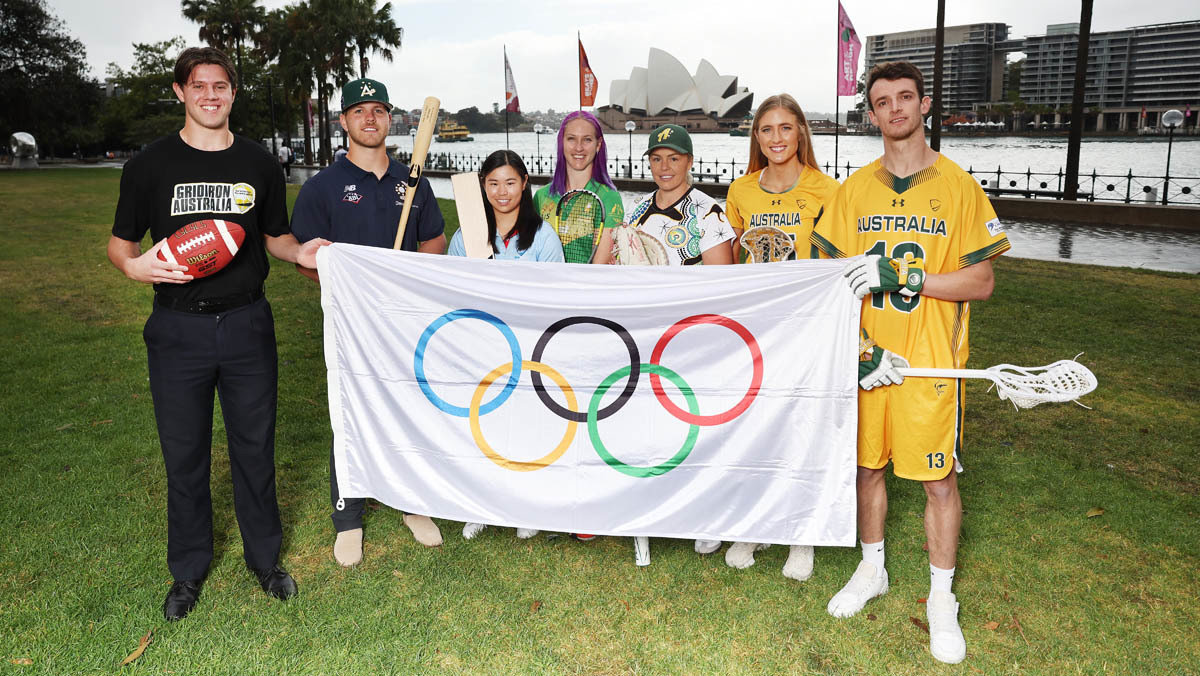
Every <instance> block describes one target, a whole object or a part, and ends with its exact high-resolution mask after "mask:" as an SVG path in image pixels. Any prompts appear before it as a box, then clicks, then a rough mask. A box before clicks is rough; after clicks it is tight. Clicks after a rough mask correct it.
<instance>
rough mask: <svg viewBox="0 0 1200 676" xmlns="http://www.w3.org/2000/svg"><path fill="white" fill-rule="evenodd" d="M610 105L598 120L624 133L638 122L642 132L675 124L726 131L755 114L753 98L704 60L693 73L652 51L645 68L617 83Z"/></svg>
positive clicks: (601, 109)
mask: <svg viewBox="0 0 1200 676" xmlns="http://www.w3.org/2000/svg"><path fill="white" fill-rule="evenodd" d="M608 101H609V102H608V105H606V106H601V107H599V108H597V109H596V116H597V117H598V118H600V122H601V123H602V124H604V125H605V126H606V127H608V128H609V129H612V130H617V131H624V129H625V122H626V120H633V122H634V124H635V125H637V128H638V129H653V128H654V127H657V126H658V125H661V124H668V123H672V124H678V125H681V126H683V127H684V128H686V129H688V130H689V131H725V130H728V129H730V128H733V127H736V126H737V125H738V124H739V123H740V122H741V121H742V118H744V117H745V116H746V115H748V114H749V113H750V112H751V110H752V108H751V106H752V105H753V103H754V94H753V93H751V92H750V91H748V90H747V89H746V88H745V87H739V86H738V81H737V76H736V75H721V74H720V73H718V72H717V69H716V68H713V65H712V64H711V63H709V62H708V61H706V60H704V59H701V60H700V65H699V66H698V67H697V68H696V74H695V75H692V74H690V73H688V70H687V68H684V67H683V64H682V63H680V62H679V59H676V58H675V57H673V56H671V55H670V54H668V53H666V52H664V51H663V50H661V49H654V48H651V49H650V58H649V60H648V61H647V64H646V67H645V68H642V67H640V66H639V67H635V68H634V69H633V71H632V72H631V73H630V74H629V79H627V80H613V82H612V85H611V87H610V88H609V91H608Z"/></svg>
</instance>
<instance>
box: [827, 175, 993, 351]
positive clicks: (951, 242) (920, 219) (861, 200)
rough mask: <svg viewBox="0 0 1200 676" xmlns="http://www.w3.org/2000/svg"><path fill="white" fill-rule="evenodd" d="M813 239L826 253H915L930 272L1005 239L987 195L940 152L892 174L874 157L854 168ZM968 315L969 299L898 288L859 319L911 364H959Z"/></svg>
mask: <svg viewBox="0 0 1200 676" xmlns="http://www.w3.org/2000/svg"><path fill="white" fill-rule="evenodd" d="M812 243H813V244H814V245H816V247H817V248H818V249H820V252H821V254H822V255H823V256H828V257H831V258H842V257H847V256H856V255H858V254H877V255H880V256H888V257H891V258H903V257H904V255H905V254H906V253H912V254H913V255H914V256H915V257H917V258H922V259H924V260H925V271H926V272H929V273H935V274H944V273H947V272H954V271H955V270H961V269H962V268H965V267H967V266H968V265H974V264H976V263H980V262H982V261H986V260H989V259H992V258H994V257H996V256H999V255H1000V254H1002V253H1004V252H1005V251H1008V249H1009V247H1010V245H1009V243H1008V236H1007V235H1005V234H1004V228H1003V226H1002V225H1001V224H1000V220H999V219H998V218H996V212H995V210H994V209H992V204H991V202H989V201H988V198H987V195H985V194H984V193H983V190H982V189H981V188H980V187H979V184H978V183H976V182H975V179H974V178H972V177H971V176H970V175H969V174H967V172H965V171H963V170H962V169H961V168H960V167H959V166H958V165H957V164H955V163H953V162H951V161H950V160H948V159H946V157H945V156H944V155H938V159H937V161H935V162H934V163H933V165H932V166H930V167H928V168H926V169H922V170H921V171H918V172H917V173H915V174H913V175H912V176H909V177H908V178H897V177H896V176H893V175H892V174H891V173H890V172H888V170H887V169H885V168H884V167H883V164H882V163H881V162H880V161H879V160H875V161H874V162H872V163H871V164H868V165H867V166H865V167H863V168H862V169H859V170H858V171H856V172H854V174H853V175H851V176H850V177H849V178H847V179H846V182H845V183H844V184H843V185H842V187H841V188H840V189H839V190H838V192H837V194H836V195H835V196H834V198H833V200H832V201H831V202H830V203H829V204H827V205H826V207H825V214H824V215H823V216H822V217H821V220H820V222H819V223H817V226H816V229H815V230H814V231H813V234H812ZM969 318H970V306H969V304H968V303H966V302H955V301H945V300H938V299H936V298H927V297H925V296H922V295H920V294H918V295H916V296H913V297H911V298H905V297H904V296H902V295H900V294H899V293H873V294H871V295H869V296H867V297H866V298H864V299H863V310H862V327H863V328H864V329H866V330H867V332H868V333H869V334H870V336H871V338H873V339H874V340H875V342H876V343H878V344H879V345H880V346H882V347H884V348H885V349H888V350H891V351H892V352H895V353H896V354H899V355H901V356H903V357H905V358H907V359H908V361H909V363H910V364H912V365H913V366H914V367H921V368H963V367H964V366H965V364H966V362H967V357H968V354H969V348H968V345H967V325H968V320H969Z"/></svg>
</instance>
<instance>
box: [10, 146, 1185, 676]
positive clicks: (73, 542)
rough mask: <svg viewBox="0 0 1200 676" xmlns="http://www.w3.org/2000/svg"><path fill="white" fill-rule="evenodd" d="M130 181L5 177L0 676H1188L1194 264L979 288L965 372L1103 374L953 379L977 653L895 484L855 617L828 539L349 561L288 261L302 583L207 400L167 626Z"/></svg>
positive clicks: (311, 314)
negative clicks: (199, 537) (199, 540)
mask: <svg viewBox="0 0 1200 676" xmlns="http://www.w3.org/2000/svg"><path fill="white" fill-rule="evenodd" d="M119 177H120V172H119V171H116V170H107V169H81V170H72V169H54V170H43V171H29V172H18V171H2V172H0V204H2V205H3V209H2V210H0V212H2V213H3V216H2V217H0V236H2V237H3V238H4V241H5V244H4V246H3V247H2V248H0V294H2V295H3V298H4V301H3V303H0V340H2V341H3V344H4V345H5V346H7V347H6V349H5V351H4V355H5V356H4V359H3V362H2V365H0V372H2V373H3V390H2V391H0V403H2V406H3V416H2V417H0V442H2V443H0V462H2V463H3V465H4V467H5V468H6V469H4V471H3V478H2V479H0V496H2V497H0V500H3V509H2V510H0V674H8V673H20V674H26V673H28V674H35V673H36V674H91V673H114V672H117V671H120V672H122V673H129V674H367V673H372V674H390V673H400V674H404V673H475V672H481V673H493V674H508V673H538V674H541V673H570V674H575V673H578V674H593V673H595V674H622V673H641V674H662V673H689V674H711V673H744V674H760V673H781V674H859V673H865V674H925V673H973V674H1181V673H1197V672H1198V670H1200V666H1198V665H1200V647H1198V645H1197V637H1198V636H1200V633H1198V631H1197V626H1200V605H1198V604H1197V601H1196V598H1197V589H1200V498H1198V491H1200V479H1198V473H1197V470H1196V465H1195V463H1196V458H1195V456H1196V451H1197V449H1198V447H1200V442H1198V441H1197V439H1198V438H1200V424H1198V420H1200V405H1198V403H1197V402H1198V401H1200V378H1198V377H1197V375H1196V368H1197V367H1196V358H1197V356H1198V355H1200V338H1198V336H1200V304H1198V302H1197V301H1198V299H1200V279H1198V278H1197V276H1195V275H1184V274H1170V273H1157V272H1147V271H1139V270H1131V269H1117V268H1101V267H1093V266H1086V265H1072V264H1062V263H1046V262H1037V261H1028V260H1019V259H1008V258H1002V259H1001V260H1000V261H998V263H997V265H996V270H997V286H996V293H995V296H994V297H993V298H992V300H990V301H988V302H986V303H980V304H976V305H975V306H974V307H973V308H972V309H973V313H972V314H973V315H974V316H973V318H972V322H971V323H972V334H973V336H972V338H973V340H972V343H973V354H972V364H973V365H975V366H979V367H984V366H988V365H991V364H995V363H1000V362H1010V363H1018V364H1026V365H1036V364H1043V363H1047V362H1050V361H1053V360H1055V359H1059V358H1064V357H1072V356H1074V355H1075V354H1076V353H1078V352H1084V355H1083V357H1082V358H1081V361H1083V362H1084V363H1085V364H1087V365H1088V366H1089V367H1090V368H1092V369H1093V370H1094V371H1095V373H1096V374H1097V376H1098V377H1099V379H1100V387H1099V389H1098V390H1097V391H1096V392H1095V393H1093V394H1092V395H1090V396H1089V397H1087V400H1086V403H1087V404H1088V405H1089V406H1091V407H1092V410H1085V409H1083V408H1080V407H1078V406H1075V405H1045V406H1040V407H1038V408H1036V409H1032V410H1028V411H1019V412H1017V411H1014V410H1013V409H1012V407H1011V405H1009V404H1007V403H1005V402H1001V401H999V400H998V399H997V398H996V397H995V396H994V394H989V393H987V392H986V391H985V390H986V385H981V384H980V382H979V381H972V382H971V383H970V385H969V390H970V399H969V406H968V410H967V432H966V434H967V446H966V452H965V454H964V459H965V462H966V465H967V467H968V471H967V472H966V473H964V474H963V475H962V476H961V477H960V485H961V487H962V492H963V495H964V504H965V509H966V515H965V518H964V526H963V536H962V546H961V549H960V557H959V567H958V576H957V577H958V579H957V581H956V585H955V591H956V592H957V593H958V595H959V600H960V601H961V603H962V611H961V615H960V617H961V623H962V626H963V630H964V633H965V634H966V638H967V645H968V657H967V661H966V662H965V663H963V664H962V665H958V666H957V667H947V666H944V665H940V664H937V663H935V662H934V661H933V659H932V658H931V657H930V656H929V653H928V649H927V642H928V637H927V635H926V634H925V633H923V631H922V630H921V629H920V628H919V627H918V626H916V624H915V623H914V622H913V621H912V620H911V619H910V618H919V619H922V620H923V619H924V616H925V615H924V608H923V606H922V605H921V604H920V600H921V599H922V597H924V596H925V594H926V592H927V591H928V584H929V583H928V579H929V577H928V567H927V559H926V557H925V554H924V553H923V552H922V551H921V545H922V542H923V539H924V538H923V534H922V527H921V517H922V510H923V508H924V496H923V493H922V491H921V488H920V486H919V485H916V484H913V483H911V482H905V481H901V480H893V481H891V482H890V483H889V488H890V491H891V494H890V500H891V502H890V512H889V516H888V568H889V572H890V573H891V577H892V588H891V591H890V593H888V595H887V596H885V597H883V598H881V599H879V600H877V601H874V602H872V603H871V604H870V605H869V606H868V608H867V610H866V611H865V612H864V613H862V614H860V615H859V616H857V617H855V618H852V619H849V620H835V619H833V618H831V617H829V616H828V615H827V614H826V612H825V604H826V602H827V601H828V599H829V597H830V596H831V595H832V594H833V593H834V592H835V591H836V590H837V589H838V588H840V586H841V585H842V584H843V583H844V582H845V580H846V579H847V577H848V576H849V575H850V574H851V572H853V569H854V566H855V565H856V562H857V560H858V558H859V552H858V550H857V549H834V548H825V549H818V550H817V562H816V572H815V574H814V576H813V578H812V579H811V580H809V581H808V582H805V583H796V582H793V581H790V580H787V579H785V578H783V577H782V576H781V575H780V568H781V566H782V564H783V560H784V558H785V557H786V554H787V551H786V548H785V547H775V548H772V549H770V550H768V551H766V552H762V553H760V554H759V556H758V560H759V563H758V565H756V566H754V567H753V568H750V569H748V570H743V571H737V570H733V569H730V568H727V567H726V566H725V565H724V562H723V558H722V556H721V555H716V556H709V557H700V556H697V555H696V554H694V553H693V552H692V551H691V546H692V545H691V542H684V541H671V540H657V541H655V543H654V545H653V550H654V562H653V564H652V565H651V566H649V567H648V568H637V567H635V566H634V565H633V555H632V548H631V546H630V544H629V541H628V539H624V538H601V539H599V540H598V541H596V542H593V543H590V544H580V543H576V542H572V541H569V540H567V539H565V538H557V539H548V538H546V537H544V536H543V537H538V538H536V539H534V540H530V541H519V540H516V539H515V538H514V537H513V534H512V531H511V530H509V529H499V528H493V529H489V530H488V531H486V532H485V534H484V535H482V536H480V538H479V539H477V540H475V541H472V542H470V543H467V542H464V541H463V540H462V537H461V535H460V528H459V525H458V524H455V523H451V522H444V523H443V524H442V526H443V533H444V535H445V536H446V544H445V545H444V546H443V547H442V548H440V549H435V550H429V549H425V548H423V547H421V546H420V545H418V544H417V543H415V542H414V541H413V539H412V537H411V535H410V534H409V533H408V530H407V529H406V528H405V527H404V526H403V524H402V523H401V520H400V516H399V514H398V513H397V512H395V511H394V510H391V509H388V508H382V509H376V510H374V511H371V512H370V514H369V516H368V524H367V544H366V559H365V561H364V563H363V564H362V565H360V566H359V567H357V568H355V569H352V570H343V569H341V568H339V567H338V566H337V565H336V564H335V563H334V561H333V558H332V556H331V553H330V547H331V545H332V541H333V531H332V527H331V525H330V521H329V517H328V511H329V505H328V495H329V493H328V478H327V458H328V448H329V438H330V432H329V425H328V420H327V408H326V400H325V396H326V395H325V368H324V361H323V357H322V343H321V322H322V318H321V309H320V302H319V293H318V288H317V286H316V285H315V284H313V283H312V282H310V281H308V280H307V279H304V278H302V277H300V276H299V275H298V274H297V273H295V271H294V270H293V269H292V267H291V266H290V265H287V264H282V263H279V262H278V261H275V262H274V268H273V270H272V274H271V277H270V278H269V279H268V283H267V286H268V297H269V298H270V299H271V303H272V305H273V308H274V312H275V318H276V322H277V326H276V328H277V332H278V341H279V353H280V400H279V424H278V438H277V444H276V448H277V451H276V453H277V467H278V482H279V484H278V486H279V497H280V502H281V509H282V510H283V517H284V527H285V534H284V552H283V563H284V565H285V566H286V567H288V568H289V569H290V570H291V572H292V573H293V574H294V575H295V577H296V579H297V581H298V583H299V586H300V595H299V596H298V597H297V598H295V599H293V600H291V601H289V602H287V603H280V602H277V601H272V600H269V599H267V598H266V597H265V596H264V595H263V594H262V592H261V591H259V590H258V588H257V586H256V584H255V582H254V580H253V579H252V576H251V575H250V573H248V572H247V571H246V570H245V568H244V566H243V564H242V557H241V540H240V538H239V535H238V531H237V524H236V522H235V521H234V517H233V509H232V499H231V489H230V481H229V463H228V459H227V457H225V455H224V454H225V441H224V431H223V429H222V423H221V422H220V420H219V419H218V421H217V422H216V427H217V430H216V433H215V435H214V449H213V450H214V461H213V487H214V495H213V498H214V508H215V529H216V537H217V558H216V560H215V562H214V565H213V568H212V571H211V573H210V576H209V579H208V582H207V583H206V585H205V586H204V590H203V593H202V595H201V598H200V603H199V605H198V606H197V608H196V610H195V611H194V612H193V613H192V615H191V616H190V617H189V618H188V619H186V620H184V621H182V622H178V623H172V624H167V623H165V622H164V621H163V619H162V613H161V610H160V605H161V603H162V598H163V595H164V594H165V593H166V591H167V588H168V585H169V584H170V575H169V573H168V572H167V569H166V565H165V549H166V518H165V500H166V498H165V481H164V476H163V468H162V458H161V454H160V452H159V447H158V440H157V436H156V434H155V427H154V416H153V410H152V406H151V401H150V395H149V389H148V384H147V379H146V358H145V347H144V345H143V343H142V339H141V329H142V324H143V322H144V320H145V318H146V316H147V314H148V312H149V310H150V305H151V296H152V292H151V290H150V289H149V288H148V287H145V286H142V285H139V284H136V283H134V282H131V281H129V280H127V279H125V278H124V277H123V276H121V275H120V273H118V272H117V271H116V270H115V269H114V268H113V267H112V266H111V265H110V264H109V262H108V260H107V259H106V258H105V254H104V247H105V243H106V241H107V239H108V236H109V229H110V227H111V224H112V215H113V211H114V208H115V206H116V199H117V189H118V181H119ZM289 191H290V196H291V197H292V198H294V196H295V191H296V188H295V187H294V186H292V187H289ZM447 205H448V203H444V204H443V211H447ZM447 216H448V217H450V218H453V209H452V207H451V208H450V209H449V211H447ZM1093 508H1098V509H1102V510H1104V512H1103V514H1101V515H1099V516H1093V517H1089V516H1088V513H1089V510H1093ZM151 630H153V632H154V635H153V641H152V642H151V644H150V645H149V647H148V648H147V649H146V651H145V653H144V654H143V655H142V656H141V657H140V658H138V659H137V660H136V661H134V662H133V663H132V664H131V665H129V666H126V667H123V668H121V667H119V666H118V665H119V664H120V662H121V660H122V659H123V658H124V657H125V656H126V655H128V654H129V653H130V652H132V651H133V650H134V648H136V647H137V645H138V641H139V639H140V638H141V637H142V636H143V635H145V634H146V633H147V632H148V631H151Z"/></svg>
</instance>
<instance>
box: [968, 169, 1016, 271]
mask: <svg viewBox="0 0 1200 676" xmlns="http://www.w3.org/2000/svg"><path fill="white" fill-rule="evenodd" d="M964 183H965V184H966V189H965V190H964V194H963V203H964V208H963V217H964V221H963V224H962V228H961V229H959V232H960V233H961V234H960V236H959V241H958V242H957V251H958V254H959V255H958V267H959V269H962V268H965V267H967V266H969V265H974V264H976V263H981V262H983V261H986V260H988V259H991V258H995V257H996V256H999V255H1000V254H1002V253H1004V252H1005V251H1008V250H1009V249H1010V248H1012V245H1011V244H1009V241H1008V235H1006V234H1004V225H1003V224H1002V223H1001V222H1000V219H999V218H998V217H997V216H996V210H995V209H994V208H992V202H991V200H989V199H988V197H987V195H986V194H985V193H984V192H983V188H980V187H979V184H977V183H976V182H975V180H974V179H972V178H966V179H965V180H964Z"/></svg>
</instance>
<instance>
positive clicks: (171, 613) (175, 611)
mask: <svg viewBox="0 0 1200 676" xmlns="http://www.w3.org/2000/svg"><path fill="white" fill-rule="evenodd" d="M200 584H201V580H176V581H175V582H172V583H171V590H170V591H168V592H167V598H166V600H165V601H163V617H165V618H166V619H167V621H168V622H174V621H175V620H182V619H183V618H185V617H187V614H188V613H190V612H192V608H195V607H196V599H198V598H200Z"/></svg>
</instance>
